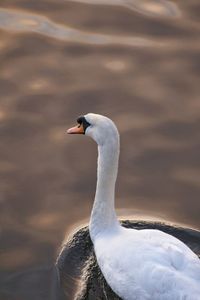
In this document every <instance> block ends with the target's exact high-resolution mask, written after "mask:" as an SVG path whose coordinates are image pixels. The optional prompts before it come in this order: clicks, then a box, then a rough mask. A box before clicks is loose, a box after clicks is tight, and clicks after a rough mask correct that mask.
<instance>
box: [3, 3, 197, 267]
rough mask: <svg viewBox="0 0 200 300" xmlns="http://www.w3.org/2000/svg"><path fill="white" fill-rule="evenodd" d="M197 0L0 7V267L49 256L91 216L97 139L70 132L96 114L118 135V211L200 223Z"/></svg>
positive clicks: (37, 262) (30, 263) (28, 263)
mask: <svg viewBox="0 0 200 300" xmlns="http://www.w3.org/2000/svg"><path fill="white" fill-rule="evenodd" d="M193 2H194V3H189V2H188V4H186V3H183V2H182V1H176V2H172V1H164V0H163V1H156V2H154V1H131V2H130V1H126V2H122V1H118V2H116V1H106V2H103V1H100V0H98V1H93V2H91V1H90V0H80V1H79V2H78V1H65V2H62V1H60V2H56V1H53V0H52V1H46V3H48V5H44V4H42V3H41V2H35V1H31V0H30V1H28V2H25V1H21V0H18V1H11V0H10V1H9V2H7V1H5V2H2V3H1V5H0V6H1V8H0V29H1V33H0V34H1V39H0V55H1V62H0V91H1V103H0V134H1V146H0V155H1V161H0V175H1V182H0V219H1V233H2V236H1V245H3V246H2V256H1V258H0V259H1V265H2V269H3V270H5V271H6V270H7V271H8V270H12V271H13V270H14V271H15V270H16V269H19V268H23V267H28V266H31V267H32V266H37V265H40V264H44V263H45V264H50V263H53V262H54V260H55V257H56V254H57V249H58V248H59V245H60V244H61V241H62V239H63V237H64V236H65V233H66V232H68V231H69V229H70V228H72V227H73V225H74V224H77V223H81V224H82V222H83V220H86V222H87V221H88V218H89V215H90V210H91V206H92V202H93V197H94V192H95V183H96V154H97V153H96V145H95V144H94V143H93V142H92V141H90V140H89V139H87V138H86V137H84V136H81V137H69V136H67V135H66V134H65V130H66V129H67V128H69V127H70V126H71V125H73V124H74V122H75V120H76V118H77V116H79V115H81V114H84V113H87V112H91V111H92V112H97V113H101V114H106V115H107V116H109V117H111V118H112V119H113V120H114V121H115V122H116V124H117V126H118V128H119V131H120V135H121V157H120V168H119V178H118V181H117V191H116V198H117V199H116V206H117V208H118V211H119V215H123V216H127V217H130V216H136V217H138V216H139V217H144V216H145V218H146V217H148V218H153V219H155V218H156V219H161V220H166V221H172V222H175V223H180V224H186V225H188V226H192V227H196V228H200V222H199V210H200V202H199V194H200V173H199V170H200V165H199V145H200V140H199V137H200V136H199V130H200V101H199V94H200V86H199V76H200V64H199V49H200V41H199V33H200V26H199V16H198V15H197V13H196V12H197V11H198V9H197V8H198V7H199V9H200V6H199V4H198V2H196V1H193ZM94 4H98V7H97V5H94ZM111 4H112V5H111ZM194 4H195V6H194ZM122 6H123V7H122ZM128 8H129V9H128ZM171 17H173V18H171ZM15 250H16V252H15Z"/></svg>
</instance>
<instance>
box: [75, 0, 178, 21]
mask: <svg viewBox="0 0 200 300" xmlns="http://www.w3.org/2000/svg"><path fill="white" fill-rule="evenodd" d="M71 1H73V2H79V3H87V4H92V5H114V6H117V5H118V6H123V7H128V8H129V9H131V10H133V11H136V12H138V13H140V14H143V15H147V16H153V17H178V16H180V10H179V8H178V6H177V5H176V4H175V3H173V2H171V1H168V0H157V1H155V0H71Z"/></svg>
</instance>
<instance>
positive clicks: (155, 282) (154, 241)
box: [68, 113, 200, 300]
mask: <svg viewBox="0 0 200 300" xmlns="http://www.w3.org/2000/svg"><path fill="white" fill-rule="evenodd" d="M77 122H78V126H76V127H73V128H71V129H69V130H68V133H82V134H84V133H85V134H86V135H88V136H90V137H92V138H93V139H94V140H95V141H96V142H97V144H98V174H97V188H96V195H95V200H94V205H93V209H92V214H91V219H90V224H89V230H90V235H91V239H92V242H93V244H94V249H95V254H96V258H97V262H98V264H99V267H100V269H101V271H102V273H103V275H104V277H105V279H106V281H107V283H108V284H109V285H110V287H111V288H112V289H113V291H114V292H115V293H116V294H117V295H119V296H120V297H121V298H122V299H124V300H200V260H199V258H198V257H197V255H196V254H194V253H193V252H192V251H191V250H190V249H189V248H188V247H187V246H186V245H185V244H184V243H182V242H181V241H179V240H178V239H176V238H175V237H173V236H171V235H169V234H166V233H164V232H162V231H159V230H152V229H144V230H135V229H125V228H123V227H122V226H121V225H120V224H119V222H118V220H117V217H116V214H115V209H114V194H115V181H116V177H117V170H118V158H119V134H118V131H117V128H116V126H115V124H114V123H113V122H112V121H111V120H110V119H108V118H107V117H104V116H101V115H97V114H92V113H89V114H87V115H85V116H83V117H79V118H78V120H77Z"/></svg>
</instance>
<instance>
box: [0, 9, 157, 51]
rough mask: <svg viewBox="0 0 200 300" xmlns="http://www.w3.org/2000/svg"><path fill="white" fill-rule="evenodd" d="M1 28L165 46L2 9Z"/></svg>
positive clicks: (70, 38) (70, 39)
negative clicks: (77, 27)
mask: <svg viewBox="0 0 200 300" xmlns="http://www.w3.org/2000/svg"><path fill="white" fill-rule="evenodd" d="M0 28H1V29H4V30H7V31H15V32H18V31H19V32H35V33H39V34H42V35H45V36H48V37H51V38H55V39H58V40H64V41H68V42H77V43H84V44H94V45H113V44H114V45H115V44H118V45H124V46H132V47H146V46H147V47H151V46H153V47H155V46H162V44H163V43H162V42H161V41H158V40H156V39H149V38H141V37H134V36H125V37H124V36H115V35H105V34H97V33H92V32H91V33H90V32H85V31H81V30H78V29H74V28H72V27H69V26H66V25H60V24H57V23H55V22H53V21H51V20H49V19H48V18H47V17H44V16H39V15H34V14H30V13H26V12H21V11H13V10H12V11H11V10H9V9H0Z"/></svg>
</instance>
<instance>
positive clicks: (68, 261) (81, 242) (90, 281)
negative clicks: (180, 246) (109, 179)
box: [56, 221, 200, 300]
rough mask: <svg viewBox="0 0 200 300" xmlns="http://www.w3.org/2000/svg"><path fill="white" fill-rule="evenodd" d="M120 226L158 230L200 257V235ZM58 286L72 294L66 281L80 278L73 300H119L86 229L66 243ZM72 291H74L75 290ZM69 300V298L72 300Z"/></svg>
mask: <svg viewBox="0 0 200 300" xmlns="http://www.w3.org/2000/svg"><path fill="white" fill-rule="evenodd" d="M122 225H123V226H124V227H127V228H135V229H147V228H149V229H150V228H151V229H159V230H162V231H164V232H166V233H168V234H171V235H173V236H175V237H176V238H178V239H180V240H181V241H182V242H184V243H185V244H187V245H188V246H189V247H190V248H191V249H192V250H193V251H194V252H195V253H196V254H197V255H198V256H199V257H200V232H198V231H196V230H193V229H189V228H183V227H176V226H172V225H168V224H165V223H159V222H145V221H122ZM56 265H57V267H58V269H59V272H60V281H61V285H62V287H63V289H64V291H65V293H66V295H69V291H70V290H71V292H72V290H73V287H72V286H71V282H70V281H69V278H78V277H80V283H81V284H79V286H78V291H77V293H76V295H75V299H76V300H94V299H96V300H106V299H109V300H120V298H119V297H118V296H117V295H116V294H115V293H114V292H113V291H112V290H111V288H110V287H109V286H108V285H107V283H106V281H105V279H104V277H103V275H102V273H101V271H100V269H99V267H98V265H97V262H96V258H95V254H94V250H93V245H92V242H91V239H90V235H89V230H88V227H84V228H82V229H80V230H78V231H77V232H76V233H75V234H74V235H73V236H72V238H71V239H69V241H67V242H66V243H65V244H64V246H63V248H62V250H61V252H60V255H59V257H58V259H57V263H56ZM74 288H75V287H74ZM71 299H72V298H71Z"/></svg>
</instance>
